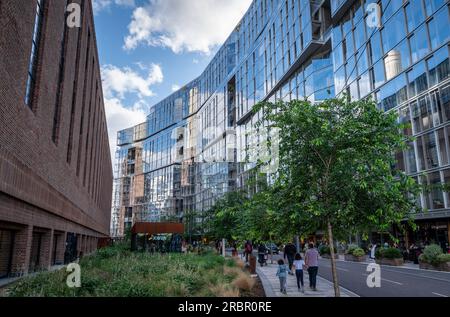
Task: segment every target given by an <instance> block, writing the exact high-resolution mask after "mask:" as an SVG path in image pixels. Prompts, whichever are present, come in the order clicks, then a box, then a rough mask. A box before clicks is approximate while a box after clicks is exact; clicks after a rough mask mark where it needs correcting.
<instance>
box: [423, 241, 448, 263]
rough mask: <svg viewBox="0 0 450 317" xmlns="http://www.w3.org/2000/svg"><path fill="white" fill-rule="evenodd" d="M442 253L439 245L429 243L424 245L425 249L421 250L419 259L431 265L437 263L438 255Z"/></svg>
mask: <svg viewBox="0 0 450 317" xmlns="http://www.w3.org/2000/svg"><path fill="white" fill-rule="evenodd" d="M443 253H444V252H442V248H441V247H440V246H438V245H437V244H430V245H428V246H426V247H425V250H423V254H422V255H423V256H422V259H421V260H422V261H423V262H427V263H430V264H432V265H439V263H440V262H439V256H440V255H441V254H443Z"/></svg>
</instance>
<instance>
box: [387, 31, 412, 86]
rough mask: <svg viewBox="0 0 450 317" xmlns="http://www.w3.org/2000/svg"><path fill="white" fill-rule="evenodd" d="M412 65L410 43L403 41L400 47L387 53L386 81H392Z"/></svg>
mask: <svg viewBox="0 0 450 317" xmlns="http://www.w3.org/2000/svg"><path fill="white" fill-rule="evenodd" d="M410 64H411V58H410V54H409V46H408V41H407V40H403V41H402V42H401V43H400V44H399V45H397V46H396V47H395V48H393V49H392V50H391V51H389V53H387V55H386V57H385V58H384V66H385V68H386V79H387V80H390V79H391V78H394V77H395V76H397V75H398V74H400V73H401V72H402V71H403V70H404V69H406V68H407V67H409V65H410Z"/></svg>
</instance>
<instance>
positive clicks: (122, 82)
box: [102, 64, 164, 99]
mask: <svg viewBox="0 0 450 317" xmlns="http://www.w3.org/2000/svg"><path fill="white" fill-rule="evenodd" d="M140 68H141V69H144V70H145V68H144V67H143V66H142V65H141V66H140ZM146 70H147V71H148V75H147V77H143V76H141V75H140V74H138V73H137V72H135V71H134V70H132V69H131V68H129V67H124V68H119V67H117V66H114V65H105V66H103V67H102V79H103V89H104V92H105V96H106V97H107V98H112V97H117V98H119V99H124V98H125V94H127V93H135V94H137V95H138V97H139V98H143V97H152V96H154V95H155V94H154V92H153V91H152V90H151V86H152V85H154V84H158V83H161V82H162V81H163V80H164V75H163V72H162V69H161V66H159V65H157V64H151V65H150V67H148V68H147V69H146Z"/></svg>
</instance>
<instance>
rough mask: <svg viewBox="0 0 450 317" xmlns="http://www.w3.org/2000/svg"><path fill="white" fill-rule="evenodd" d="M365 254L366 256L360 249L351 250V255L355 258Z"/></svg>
mask: <svg viewBox="0 0 450 317" xmlns="http://www.w3.org/2000/svg"><path fill="white" fill-rule="evenodd" d="M365 254H366V253H365V252H364V250H363V249H361V248H356V249H353V252H352V255H353V256H357V257H360V256H364V255H365Z"/></svg>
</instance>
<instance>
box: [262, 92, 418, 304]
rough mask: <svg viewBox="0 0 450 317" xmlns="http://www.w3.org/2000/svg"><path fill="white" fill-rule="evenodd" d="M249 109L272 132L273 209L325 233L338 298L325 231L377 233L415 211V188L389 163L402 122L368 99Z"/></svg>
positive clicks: (400, 141) (400, 140)
mask: <svg viewBox="0 0 450 317" xmlns="http://www.w3.org/2000/svg"><path fill="white" fill-rule="evenodd" d="M254 111H255V112H259V111H261V112H262V120H261V121H260V122H259V123H258V126H259V127H261V126H263V125H264V126H268V128H269V129H273V128H278V129H279V131H280V139H279V156H280V157H279V163H280V166H279V170H278V175H277V181H276V184H275V186H274V190H276V191H277V200H278V201H279V204H280V207H279V210H280V211H281V212H282V213H284V217H285V218H286V219H290V220H292V221H293V222H294V224H295V225H296V226H297V225H298V226H299V227H297V228H295V230H301V232H302V233H307V232H311V233H312V232H315V231H317V230H324V231H325V232H327V233H328V240H329V244H330V251H331V255H332V256H331V266H332V272H333V282H334V288H335V294H336V296H339V295H340V292H339V283H338V279H337V273H336V262H335V259H334V254H335V250H334V240H333V232H334V231H336V232H338V233H342V232H347V231H348V228H352V229H353V230H357V231H364V230H368V229H369V228H377V229H380V230H385V229H387V228H389V227H390V226H391V225H393V224H398V223H400V222H401V221H402V220H404V219H405V218H409V215H410V213H411V211H413V210H414V209H415V208H416V197H417V194H418V192H419V187H418V185H417V184H416V183H415V181H414V180H413V179H412V178H410V177H408V176H407V175H406V174H405V173H404V172H403V171H400V170H398V169H395V168H393V166H395V158H394V154H395V153H396V152H398V151H401V150H403V149H404V148H405V147H406V144H407V143H406V139H405V136H403V135H402V134H401V132H400V131H401V130H402V128H403V126H402V125H401V124H400V123H398V120H397V119H398V118H397V115H396V114H395V113H394V112H391V113H384V112H382V111H380V110H378V109H377V107H376V104H375V103H374V102H373V101H371V100H361V101H355V102H350V101H348V100H347V99H345V98H342V99H330V100H327V101H324V102H322V103H320V104H312V103H310V102H308V101H299V100H294V101H292V102H277V103H261V104H259V105H257V106H256V107H255V108H254ZM268 123H269V124H268ZM409 219H410V218H409Z"/></svg>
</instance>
